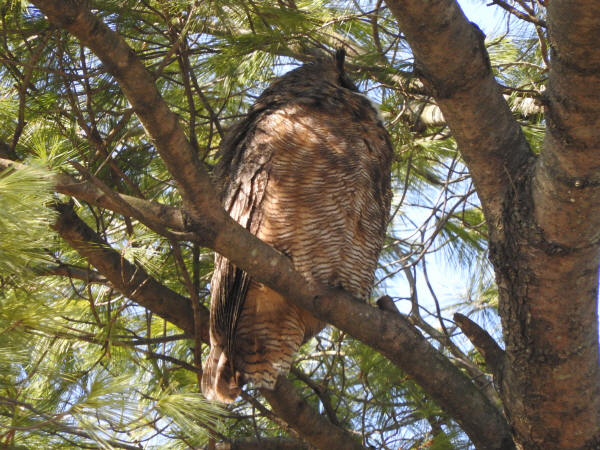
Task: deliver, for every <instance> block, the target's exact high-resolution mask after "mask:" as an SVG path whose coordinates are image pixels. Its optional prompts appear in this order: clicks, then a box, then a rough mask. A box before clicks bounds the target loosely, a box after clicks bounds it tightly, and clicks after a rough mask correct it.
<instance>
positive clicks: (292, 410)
mask: <svg viewBox="0 0 600 450" xmlns="http://www.w3.org/2000/svg"><path fill="white" fill-rule="evenodd" d="M261 393H262V394H263V396H264V397H265V398H266V399H267V400H268V401H269V403H271V406H272V407H273V411H274V412H275V414H277V415H278V416H279V417H283V418H284V419H285V421H286V422H287V423H288V424H290V425H291V426H292V427H293V428H295V429H298V430H300V429H301V430H303V433H302V436H303V437H304V438H305V439H306V440H308V441H309V442H310V443H311V444H313V445H315V446H316V447H317V448H322V449H333V448H343V449H357V450H358V449H364V447H363V446H362V445H361V444H360V441H359V439H358V436H352V435H351V434H350V433H348V432H347V431H346V430H344V429H343V428H339V427H334V426H332V425H331V422H329V420H327V418H325V417H323V416H321V415H320V414H318V413H316V412H315V411H314V409H313V408H311V407H310V406H309V405H308V404H307V403H306V401H305V400H304V399H303V398H302V397H300V396H299V395H298V393H297V392H296V390H295V389H294V387H293V386H292V384H291V383H290V382H289V381H288V380H287V379H286V378H285V377H281V376H280V377H279V378H278V379H277V384H276V385H275V389H274V390H272V391H269V390H266V389H262V390H261ZM282 400H283V401H282Z"/></svg>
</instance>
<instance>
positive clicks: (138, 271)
mask: <svg viewBox="0 0 600 450" xmlns="http://www.w3.org/2000/svg"><path fill="white" fill-rule="evenodd" d="M58 210H59V217H58V220H57V222H56V224H55V226H54V228H55V229H56V231H58V232H59V234H60V235H61V236H62V238H63V239H65V241H67V243H68V244H69V245H70V246H71V247H73V248H74V249H76V250H77V251H78V252H79V253H80V254H81V255H82V256H84V257H85V258H87V260H88V261H89V262H90V263H91V264H92V265H94V266H95V267H96V268H97V269H98V270H99V272H100V274H102V275H103V276H105V277H106V279H107V280H109V281H110V282H111V284H112V285H113V286H115V288H117V289H118V290H119V291H121V292H122V293H123V294H125V295H127V296H128V297H129V298H131V299H133V300H135V301H136V302H137V303H139V304H140V305H142V306H145V307H146V308H148V309H150V310H151V311H152V312H154V313H156V314H158V315H159V316H161V317H163V318H165V319H166V320H169V321H170V322H172V323H174V324H175V325H177V326H178V327H180V328H181V329H182V330H184V331H185V332H187V333H189V334H190V335H193V333H194V323H193V318H194V312H193V310H192V305H191V303H190V301H189V300H188V299H186V298H184V297H181V296H180V295H179V294H177V293H176V292H173V291H171V290H170V289H168V288H166V287H165V286H163V285H162V284H160V283H158V282H157V281H156V280H154V279H153V278H152V277H150V276H149V275H148V274H146V273H145V271H144V270H143V269H142V268H141V267H139V266H135V265H134V264H131V263H130V262H129V261H127V260H126V259H125V258H123V257H122V255H120V254H119V253H118V252H117V251H115V250H113V249H111V248H110V247H109V246H108V245H107V243H106V242H105V241H104V240H102V239H101V238H100V236H98V235H97V234H96V233H95V232H94V231H93V230H92V229H91V228H90V227H88V226H87V224H85V223H84V222H83V221H82V220H81V219H80V218H79V217H77V215H76V214H75V212H74V211H73V209H72V207H71V206H70V205H65V204H60V205H58ZM197 314H198V315H199V316H200V320H202V322H203V323H204V324H205V325H206V324H208V322H209V317H208V316H209V313H208V310H207V309H206V308H205V307H204V306H202V305H198V311H197ZM200 330H201V338H202V340H203V341H204V342H207V343H208V342H209V336H208V326H202V327H200ZM263 394H264V395H265V397H267V398H268V400H269V402H270V403H271V405H272V406H273V408H275V409H276V410H277V411H279V414H280V417H281V418H282V419H283V420H285V421H286V422H287V423H289V424H290V425H291V426H293V427H294V428H296V429H297V430H298V431H299V432H300V433H301V434H302V435H303V436H307V440H309V441H310V442H312V443H313V444H315V445H317V443H319V442H322V439H324V438H323V436H337V437H338V438H339V439H342V441H339V442H344V439H345V440H348V439H350V438H349V437H348V436H349V435H348V432H347V431H345V430H343V429H342V428H340V427H338V426H336V425H334V424H332V423H331V422H329V421H327V420H326V419H322V420H321V421H317V422H315V421H312V422H309V421H307V420H302V418H299V417H297V416H296V409H297V408H298V409H301V410H302V411H303V412H304V414H305V415H306V416H311V415H312V416H315V417H319V415H318V413H317V412H316V411H314V410H313V409H312V407H311V406H310V405H308V403H306V402H305V401H304V399H302V398H300V397H299V396H298V394H297V393H296V392H295V389H294V387H293V386H292V385H291V383H289V382H287V380H285V381H282V382H281V383H280V386H279V387H278V389H277V392H271V391H264V390H263ZM316 425H318V426H319V427H320V428H319V431H317V430H315V429H314V428H313V427H314V426H316ZM344 436H346V437H345V438H344ZM354 442H355V441H354V439H352V445H354ZM344 448H346V447H344ZM347 448H353V447H352V446H349V447H347ZM359 448H362V447H359Z"/></svg>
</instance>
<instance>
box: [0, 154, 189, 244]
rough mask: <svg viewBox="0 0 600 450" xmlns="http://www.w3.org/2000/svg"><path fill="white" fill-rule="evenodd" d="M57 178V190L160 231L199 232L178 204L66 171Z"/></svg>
mask: <svg viewBox="0 0 600 450" xmlns="http://www.w3.org/2000/svg"><path fill="white" fill-rule="evenodd" d="M25 167H27V166H26V165H25V164H21V163H18V162H15V161H12V160H10V159H3V158H0V170H4V169H8V168H12V169H15V170H20V169H23V168H25ZM54 182H55V186H54V188H55V189H56V192H60V193H61V194H65V195H70V196H71V197H74V198H76V199H78V200H83V201H86V202H88V203H90V204H91V205H94V206H99V207H101V208H105V209H109V210H111V211H115V212H117V213H119V214H122V215H124V216H129V217H133V218H135V219H138V220H139V221H140V222H142V223H143V224H144V225H146V226H147V227H148V228H150V229H152V230H154V231H156V232H159V233H160V230H161V229H163V228H164V227H167V228H169V229H172V230H174V231H176V232H177V237H178V238H179V239H188V240H196V239H197V236H196V234H194V233H192V232H186V231H185V230H186V223H185V216H184V214H183V213H182V212H181V210H180V209H178V208H174V207H172V206H167V205H163V204H160V203H157V202H151V201H148V200H144V199H141V198H137V197H132V196H130V195H125V194H118V193H116V192H111V193H107V192H106V191H105V190H103V189H101V188H99V187H98V186H96V185H94V184H93V183H91V182H89V181H79V180H76V179H75V178H73V177H72V176H70V175H67V174H64V173H60V174H56V175H55V177H54ZM157 225H158V226H157Z"/></svg>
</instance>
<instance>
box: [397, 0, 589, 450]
mask: <svg viewBox="0 0 600 450" xmlns="http://www.w3.org/2000/svg"><path fill="white" fill-rule="evenodd" d="M387 4H388V5H389V6H390V9H391V10H392V12H393V13H394V16H395V17H396V19H397V20H398V23H399V25H400V28H401V29H402V30H403V31H404V33H405V35H406V38H407V40H408V41H409V43H410V45H411V48H412V49H413V52H414V55H415V62H416V67H417V71H418V73H419V74H420V75H421V76H422V77H423V78H424V79H425V81H426V82H428V83H429V84H430V85H431V86H433V89H434V92H435V96H436V99H437V101H438V104H439V105H440V108H441V109H442V111H443V113H444V116H445V117H447V120H448V124H449V126H450V128H451V130H452V132H453V134H454V136H455V138H456V141H457V143H458V146H459V149H460V151H461V153H462V155H463V157H464V160H465V162H466V163H467V165H468V166H469V169H470V172H471V174H472V177H473V180H474V183H475V185H476V187H477V192H478V194H479V196H480V199H481V202H482V206H483V210H484V213H485V215H486V219H487V223H488V227H489V230H490V259H491V261H492V262H493V264H494V267H495V271H496V280H497V283H498V287H499V294H500V315H501V319H502V325H503V331H504V336H505V341H506V352H505V364H504V365H503V367H504V370H502V373H501V377H500V378H501V380H500V381H501V382H500V384H501V396H502V400H503V404H504V408H505V411H506V414H507V416H508V419H509V421H510V423H511V426H512V428H513V434H514V440H515V442H516V443H517V445H518V446H520V447H522V448H562V449H565V448H597V447H598V445H600V444H599V442H600V420H599V411H600V407H599V406H600V405H599V402H600V396H599V395H598V394H599V392H598V389H599V388H598V387H599V386H600V384H599V381H600V380H599V368H598V330H597V286H598V255H599V245H598V240H599V237H600V236H599V235H598V231H597V230H598V228H599V227H598V226H599V225H600V223H599V220H600V210H599V209H598V204H599V203H600V183H599V182H598V181H599V179H600V170H599V169H600V154H599V152H598V142H599V138H600V101H598V93H599V92H600V77H599V74H600V51H599V49H598V46H597V37H598V36H599V35H600V26H599V25H598V21H597V17H598V14H599V13H600V5H598V3H597V2H592V1H578V2H566V1H555V0H553V1H551V2H548V4H549V8H548V26H549V34H550V39H551V43H552V51H553V54H552V67H551V70H550V81H549V84H548V89H547V91H546V92H547V93H546V99H545V100H546V120H547V125H548V133H547V135H546V140H545V144H544V149H543V151H542V153H541V155H540V157H539V158H538V159H537V160H536V159H535V158H534V157H533V156H532V155H531V153H530V152H529V150H528V148H527V145H526V143H525V141H524V139H523V136H522V134H521V132H520V130H519V127H518V124H517V123H516V121H515V120H514V119H513V118H512V117H511V115H510V112H509V110H508V107H507V105H506V104H505V102H504V101H503V99H501V96H500V93H499V89H498V86H497V85H496V83H495V81H494V79H493V76H492V74H491V72H490V70H489V64H488V62H487V54H486V51H485V49H484V48H483V46H482V36H480V32H479V31H478V30H476V29H475V28H474V27H473V25H471V24H469V23H468V22H467V20H466V19H465V17H464V15H463V14H462V12H461V11H460V9H459V7H458V5H457V4H456V2H455V1H453V0H438V1H429V2H422V1H420V0H418V1H417V0H406V1H400V0H387ZM474 124H476V126H474ZM495 353H497V352H495Z"/></svg>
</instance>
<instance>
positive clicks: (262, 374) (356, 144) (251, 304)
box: [202, 51, 392, 402]
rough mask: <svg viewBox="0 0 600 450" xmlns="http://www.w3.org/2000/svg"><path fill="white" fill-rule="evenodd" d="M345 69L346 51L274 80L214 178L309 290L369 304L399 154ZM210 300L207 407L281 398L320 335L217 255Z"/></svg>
mask: <svg viewBox="0 0 600 450" xmlns="http://www.w3.org/2000/svg"><path fill="white" fill-rule="evenodd" d="M343 61H344V53H343V52H342V51H338V52H337V53H336V57H335V58H328V59H323V58H321V59H318V60H317V61H315V62H312V63H308V64H305V65H303V66H302V67H300V68H298V69H295V70H293V71H291V72H289V73H287V74H286V75H284V76H282V77H281V78H279V79H278V80H277V81H275V82H274V83H273V84H272V85H271V86H270V87H269V88H268V89H267V90H265V91H264V92H263V94H262V95H261V96H260V97H259V98H258V100H257V101H256V103H255V104H254V105H253V106H252V108H251V109H250V111H249V113H248V115H247V116H246V118H245V119H243V120H242V121H241V122H239V123H238V124H236V125H234V126H233V127H232V129H231V130H230V131H229V132H228V133H227V135H226V137H225V139H224V140H223V144H222V148H221V151H222V157H221V160H220V162H219V164H218V166H217V168H216V170H215V174H216V177H217V179H218V180H219V181H220V183H221V188H222V201H223V205H224V207H225V209H226V210H227V211H228V212H229V214H231V217H233V219H234V220H236V221H237V222H239V223H240V224H241V225H242V226H244V227H246V228H247V229H248V230H249V231H250V232H251V233H253V234H255V235H256V236H257V237H259V238H260V239H262V240H263V241H265V242H267V243H269V244H270V245H272V246H273V247H274V248H276V249H277V250H279V251H280V252H282V253H284V254H285V255H288V256H289V257H290V258H291V260H292V262H293V265H294V267H295V269H296V270H297V271H298V272H300V273H301V274H302V275H304V276H305V277H306V278H307V280H309V281H317V282H320V283H324V284H326V285H328V286H332V287H341V288H343V289H345V290H346V291H348V292H349V293H351V294H352V295H354V296H355V297H357V298H360V299H365V298H367V296H368V295H369V291H370V289H371V287H372V283H373V276H374V271H375V268H376V264H377V258H378V255H379V252H380V250H381V246H382V243H383V239H384V233H385V227H386V221H387V217H388V213H389V207H390V198H391V193H390V165H391V160H392V146H391V144H390V140H389V137H388V134H387V132H386V130H385V129H384V127H383V125H382V122H381V120H380V116H379V112H378V110H377V108H376V107H374V106H373V105H372V104H371V102H370V101H369V100H368V98H367V97H365V96H364V95H362V94H360V93H359V92H358V91H357V89H356V87H355V86H354V84H353V83H352V82H351V81H350V80H349V79H348V78H347V77H346V75H345V74H344V70H343ZM211 294H212V301H211V310H210V313H211V315H210V339H211V350H210V355H209V357H208V360H207V362H206V365H205V370H204V376H203V378H202V391H203V392H204V394H205V395H206V397H207V398H209V399H216V400H219V401H222V402H231V401H233V400H235V398H236V397H237V396H238V395H239V393H240V389H241V386H242V385H243V384H244V383H246V382H251V383H252V384H253V385H254V386H255V387H264V388H273V387H274V385H275V381H276V379H277V376H278V375H279V374H280V373H286V372H287V371H289V369H290V365H291V362H292V357H293V355H294V353H295V352H296V351H297V350H298V348H299V347H300V345H301V344H302V343H303V342H305V341H306V340H308V339H309V338H310V337H311V336H314V335H315V334H316V333H318V332H319V331H320V330H321V329H322V328H323V326H324V324H323V323H322V322H320V321H319V320H317V319H315V318H314V317H313V316H312V315H311V314H309V313H308V312H306V311H305V310H302V309H300V308H298V307H297V306H296V305H294V304H293V303H291V302H289V301H287V300H286V299H285V298H283V297H282V296H281V295H279V294H278V293H277V292H275V291H273V290H272V289H270V288H268V287H266V286H264V285H263V284H261V283H259V282H257V281H256V280H253V279H252V278H251V277H250V276H249V275H248V274H246V273H245V272H244V271H242V270H240V269H238V268H237V267H235V266H234V265H232V264H231V263H230V262H229V261H228V260H227V259H225V258H223V257H222V256H220V255H217V256H216V258H215V272H214V275H213V278H212V282H211Z"/></svg>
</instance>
